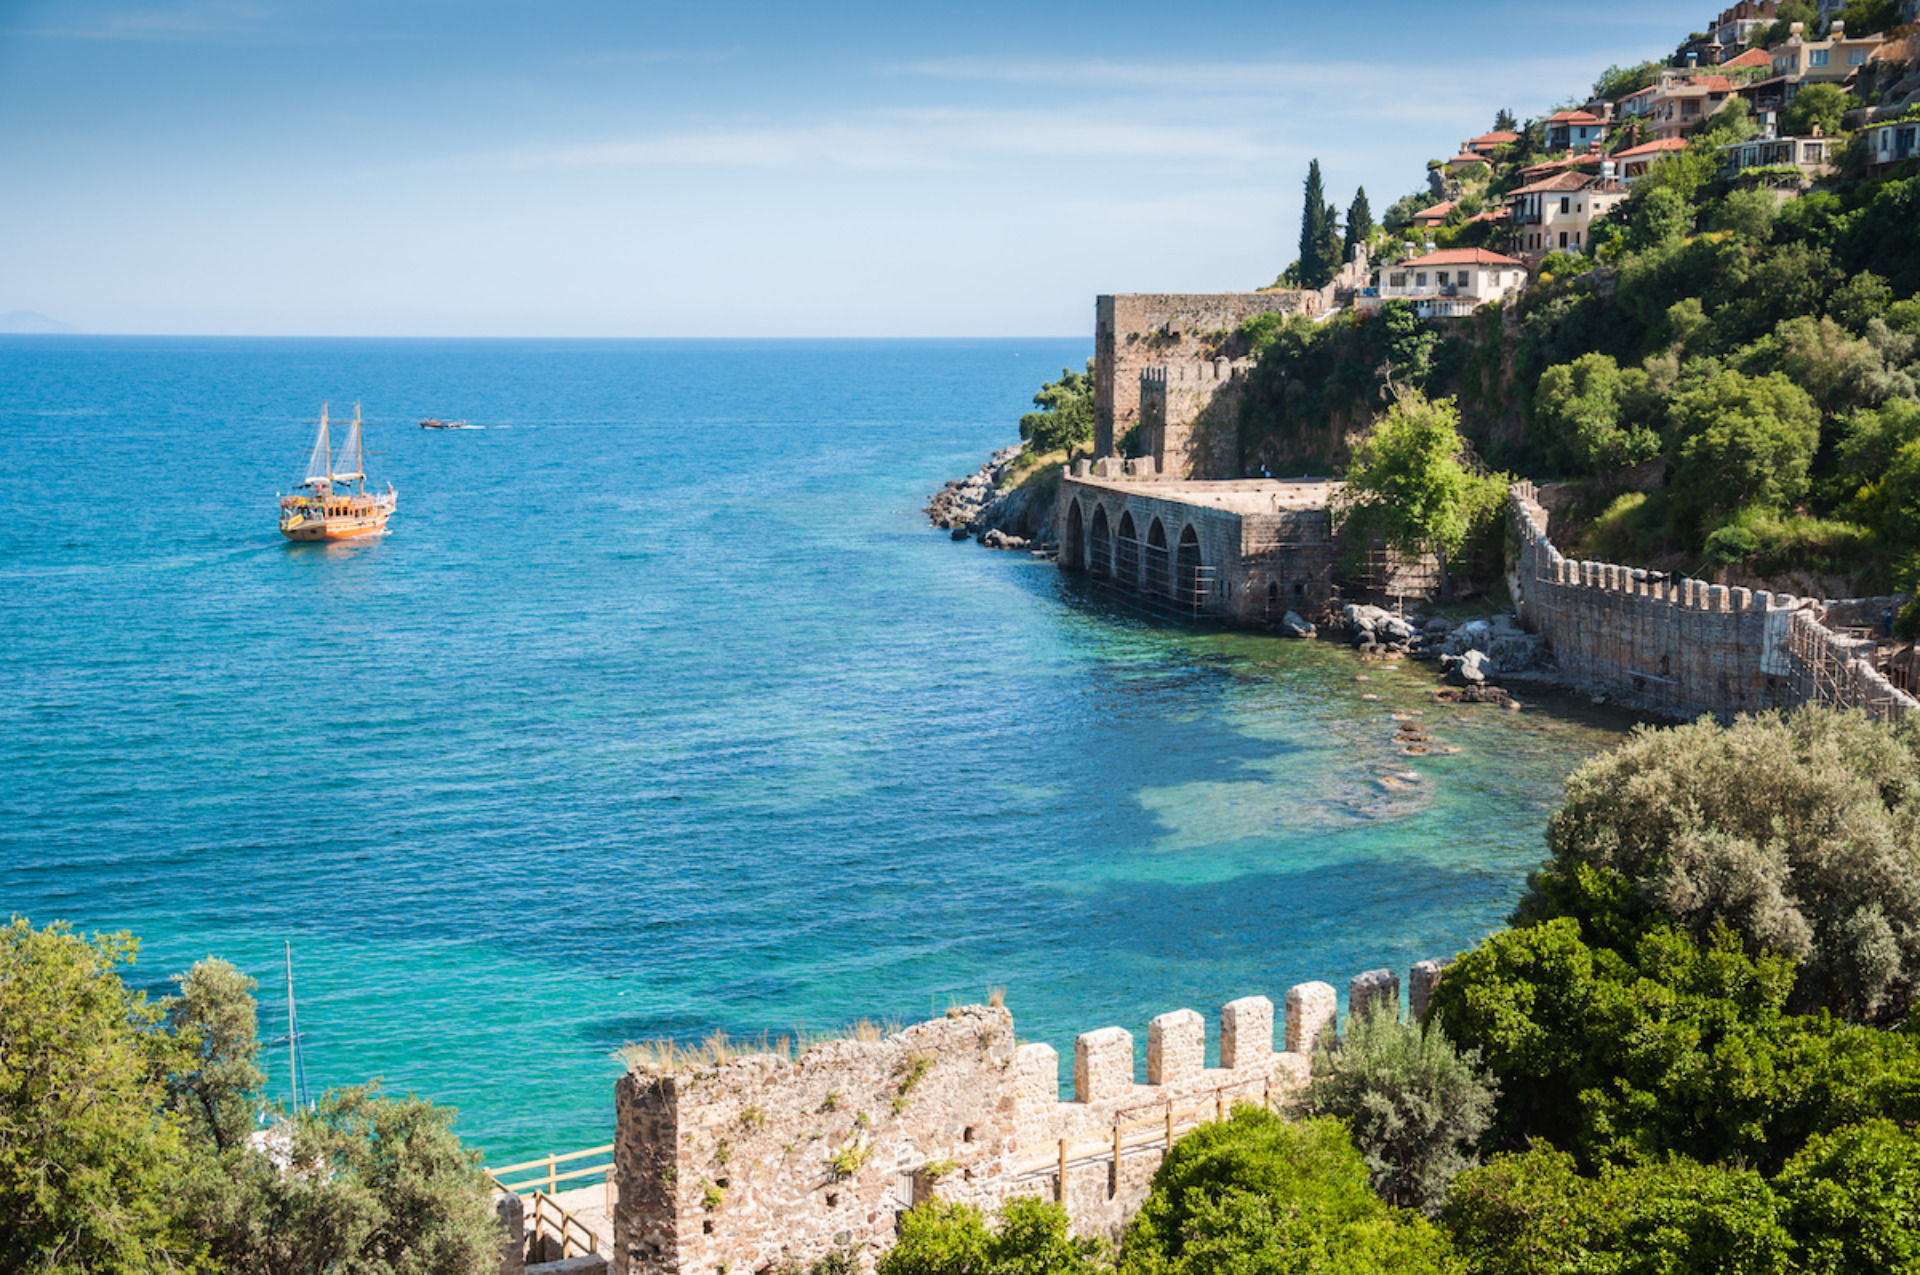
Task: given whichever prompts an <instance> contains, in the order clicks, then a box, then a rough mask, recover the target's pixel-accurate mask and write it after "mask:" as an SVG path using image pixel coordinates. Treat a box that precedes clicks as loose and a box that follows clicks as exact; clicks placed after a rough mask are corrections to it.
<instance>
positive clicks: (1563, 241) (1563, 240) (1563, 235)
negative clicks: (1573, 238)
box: [1560, 230, 1567, 248]
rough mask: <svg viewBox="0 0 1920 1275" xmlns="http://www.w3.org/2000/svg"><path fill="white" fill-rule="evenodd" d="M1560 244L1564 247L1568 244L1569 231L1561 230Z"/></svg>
mask: <svg viewBox="0 0 1920 1275" xmlns="http://www.w3.org/2000/svg"><path fill="white" fill-rule="evenodd" d="M1560 246H1561V247H1562V248H1564V247H1566V246H1567V232H1566V231H1564V230H1563V231H1561V232H1560Z"/></svg>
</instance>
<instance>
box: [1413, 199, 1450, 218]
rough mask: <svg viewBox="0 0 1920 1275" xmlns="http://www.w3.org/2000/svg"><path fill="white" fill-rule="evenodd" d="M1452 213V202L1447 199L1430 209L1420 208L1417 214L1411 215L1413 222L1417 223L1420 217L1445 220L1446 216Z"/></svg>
mask: <svg viewBox="0 0 1920 1275" xmlns="http://www.w3.org/2000/svg"><path fill="white" fill-rule="evenodd" d="M1452 211H1453V201H1452V200H1451V199H1447V200H1443V201H1441V202H1440V203H1437V204H1435V205H1433V207H1431V208H1422V209H1421V210H1420V211H1419V212H1417V213H1415V214H1414V215H1413V219H1414V220H1415V221H1419V220H1420V219H1421V218H1422V217H1436V218H1445V217H1446V215H1447V214H1448V213H1450V212H1452Z"/></svg>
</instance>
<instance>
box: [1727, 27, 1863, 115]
mask: <svg viewBox="0 0 1920 1275" xmlns="http://www.w3.org/2000/svg"><path fill="white" fill-rule="evenodd" d="M1789 30H1790V32H1791V33H1790V34H1789V35H1788V36H1787V39H1786V42H1785V43H1783V44H1776V45H1774V46H1773V47H1772V48H1770V49H1768V50H1767V53H1768V56H1769V57H1771V58H1772V61H1773V65H1772V67H1771V68H1770V69H1771V70H1772V72H1773V73H1772V74H1771V75H1769V76H1768V77H1767V78H1766V79H1763V80H1756V81H1755V82H1754V83H1752V84H1749V85H1747V86H1745V87H1744V88H1742V89H1741V90H1740V94H1741V96H1742V97H1745V98H1746V99H1747V100H1748V101H1750V102H1752V103H1753V105H1754V107H1755V108H1756V109H1757V110H1773V111H1777V110H1780V109H1781V108H1782V107H1784V106H1786V104H1787V103H1789V102H1791V101H1792V100H1793V95H1794V94H1796V93H1798V92H1799V91H1800V89H1801V88H1802V86H1804V85H1808V84H1841V83H1844V82H1845V81H1846V80H1847V79H1849V78H1850V77H1852V76H1853V75H1855V74H1857V73H1858V72H1859V70H1860V68H1861V67H1863V66H1865V65H1866V64H1867V60H1868V59H1869V58H1871V57H1872V56H1873V51H1874V50H1875V49H1877V48H1879V47H1880V45H1881V44H1882V43H1884V40H1883V39H1882V37H1880V36H1877V35H1864V36H1857V37H1856V36H1850V35H1848V34H1847V24H1846V23H1845V22H1842V21H1838V20H1836V21H1835V22H1834V24H1833V26H1832V28H1831V30H1829V31H1828V33H1827V38H1826V39H1824V40H1809V39H1807V38H1806V33H1805V29H1804V28H1803V26H1802V24H1800V23H1798V22H1796V23H1794V24H1793V25H1792V27H1791V28H1789Z"/></svg>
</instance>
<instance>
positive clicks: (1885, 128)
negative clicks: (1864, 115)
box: [1861, 119, 1920, 177]
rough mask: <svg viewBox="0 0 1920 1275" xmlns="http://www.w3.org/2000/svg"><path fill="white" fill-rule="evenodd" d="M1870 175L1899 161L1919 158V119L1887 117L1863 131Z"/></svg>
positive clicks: (1878, 172) (1882, 170)
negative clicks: (1887, 118) (1890, 118)
mask: <svg viewBox="0 0 1920 1275" xmlns="http://www.w3.org/2000/svg"><path fill="white" fill-rule="evenodd" d="M1861 136H1862V138H1863V139H1864V141H1865V144H1866V148H1867V174H1868V176H1871V177H1878V176H1880V175H1881V174H1882V173H1884V172H1886V171H1887V170H1888V169H1890V168H1892V167H1893V166H1894V165H1896V164H1904V163H1906V162H1907V161H1908V160H1910V159H1914V158H1916V157H1920V119H1904V120H1886V121H1884V122H1883V123H1879V124H1869V125H1867V126H1866V128H1864V129H1862V130H1861Z"/></svg>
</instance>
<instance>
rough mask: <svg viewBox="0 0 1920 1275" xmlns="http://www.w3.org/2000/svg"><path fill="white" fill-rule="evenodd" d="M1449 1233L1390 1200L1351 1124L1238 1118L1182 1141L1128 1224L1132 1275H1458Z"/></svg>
mask: <svg viewBox="0 0 1920 1275" xmlns="http://www.w3.org/2000/svg"><path fill="white" fill-rule="evenodd" d="M1462 1269H1463V1268H1462V1267H1461V1265H1460V1264H1459V1262H1458V1260H1457V1259H1456V1258H1455V1257H1454V1255H1453V1251H1452V1245H1451V1243H1450V1242H1449V1241H1448V1239H1447V1236H1446V1233H1445V1232H1444V1231H1442V1230H1440V1229H1439V1228H1438V1227H1436V1226H1434V1225H1433V1224H1432V1223H1430V1222H1428V1221H1427V1220H1426V1219H1424V1218H1422V1217H1420V1215H1418V1214H1416V1213H1410V1212H1407V1211H1404V1210H1395V1209H1392V1208H1389V1207H1388V1206H1387V1205H1386V1204H1384V1203H1382V1202H1381V1200H1380V1199H1379V1197H1377V1196H1376V1195H1374V1193H1373V1191H1372V1190H1371V1189H1370V1188H1369V1186H1368V1184H1367V1169H1366V1164H1365V1163H1364V1162H1363V1161H1362V1160H1361V1158H1360V1153H1359V1152H1358V1151H1356V1150H1354V1147H1353V1144H1352V1142H1351V1141H1349V1140H1348V1137H1347V1131H1346V1129H1345V1128H1344V1127H1343V1126H1342V1125H1341V1124H1340V1122H1339V1121H1337V1120H1333V1119H1330V1118H1325V1117H1322V1118H1318V1119H1312V1120H1305V1121H1301V1122H1299V1123H1289V1122H1287V1121H1285V1120H1283V1119H1281V1118H1280V1117H1279V1116H1276V1115H1274V1114H1273V1113H1272V1112H1270V1111H1266V1110H1264V1109H1262V1108H1257V1107H1251V1106H1244V1105H1243V1106H1239V1107H1236V1108H1234V1111H1233V1114H1232V1116H1231V1117H1230V1118H1229V1119H1227V1120H1225V1121H1223V1122H1221V1123H1219V1124H1210V1125H1203V1126H1201V1127H1200V1128H1199V1129H1196V1130H1194V1131H1193V1132H1192V1133H1190V1134H1188V1135H1187V1136H1186V1137H1184V1138H1182V1139H1181V1140H1180V1141H1179V1142H1178V1143H1177V1144H1176V1145H1175V1146H1174V1148H1173V1150H1172V1151H1171V1152H1170V1153H1169V1154H1168V1156H1167V1158H1166V1159H1165V1160H1164V1161H1163V1162H1162V1163H1161V1165H1160V1168H1159V1170H1158V1171H1157V1172H1155V1174H1154V1176H1153V1189H1152V1191H1151V1192H1150V1193H1149V1194H1148V1196H1147V1200H1146V1203H1145V1204H1143V1205H1142V1206H1141V1209H1140V1212H1139V1214H1138V1215H1136V1216H1135V1218H1134V1220H1133V1223H1132V1224H1131V1225H1130V1226H1129V1227H1128V1228H1127V1237H1126V1242H1125V1244H1124V1246H1123V1247H1122V1260H1121V1270H1122V1271H1123V1272H1126V1273H1127V1275H1207V1273H1211V1272H1216V1271H1248V1272H1266V1271H1273V1272H1279V1271H1286V1272H1290V1273H1291V1272H1298V1273H1300V1275H1387V1273H1388V1272H1393V1273H1394V1275H1428V1273H1434V1275H1438V1273H1439V1272H1458V1271H1461V1270H1462Z"/></svg>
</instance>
